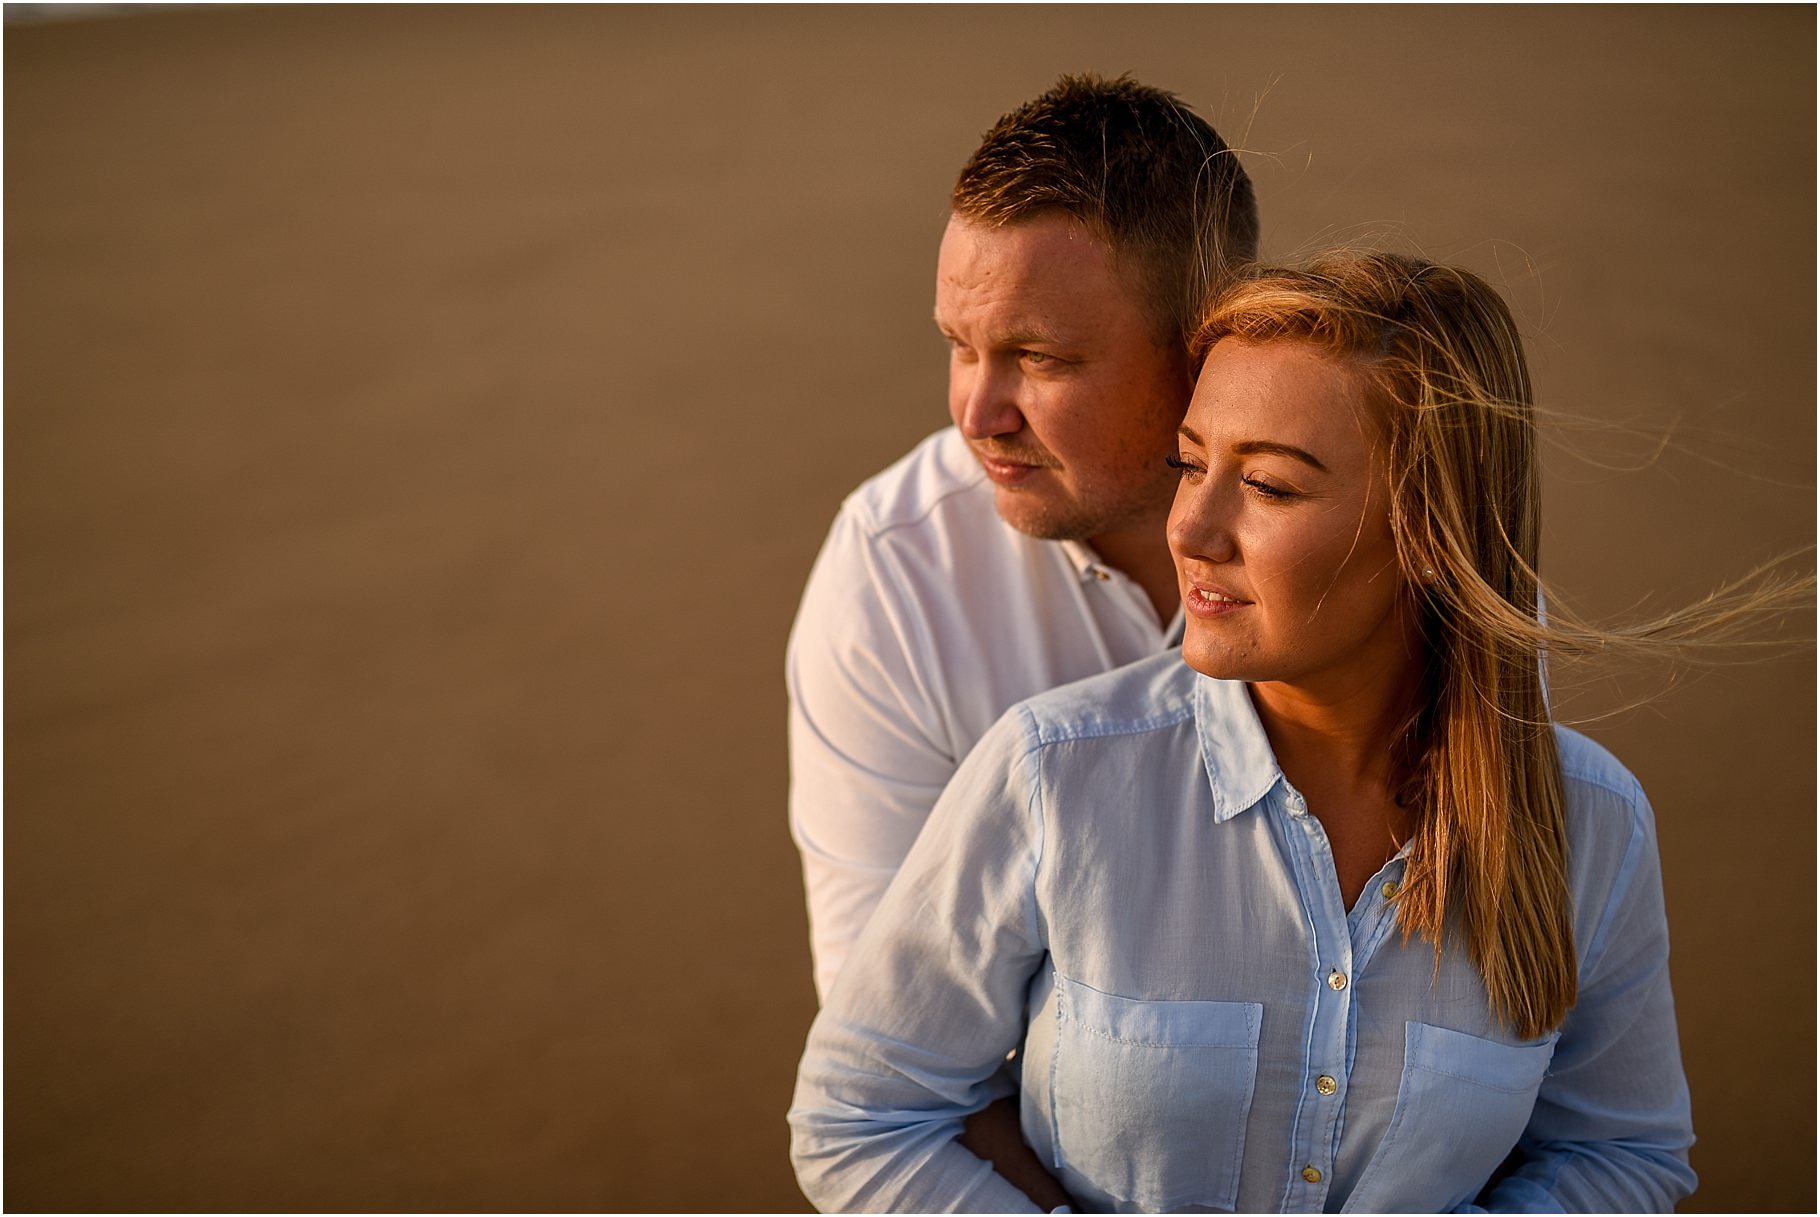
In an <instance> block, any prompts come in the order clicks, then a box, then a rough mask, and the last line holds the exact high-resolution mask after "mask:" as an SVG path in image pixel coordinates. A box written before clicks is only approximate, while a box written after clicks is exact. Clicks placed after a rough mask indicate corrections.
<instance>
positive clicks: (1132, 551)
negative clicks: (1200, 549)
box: [1087, 513, 1182, 627]
mask: <svg viewBox="0 0 1820 1217" xmlns="http://www.w3.org/2000/svg"><path fill="white" fill-rule="evenodd" d="M1166 525H1167V514H1166V513H1165V514H1164V515H1162V516H1158V517H1157V518H1156V519H1154V520H1146V521H1144V522H1143V524H1141V525H1138V526H1135V527H1130V528H1121V529H1118V530H1116V531H1113V532H1107V533H1101V534H1100V535H1099V536H1097V537H1089V538H1088V539H1087V544H1089V545H1091V546H1092V547H1093V552H1094V553H1096V554H1098V555H1099V556H1100V560H1101V561H1102V562H1104V563H1105V564H1106V565H1108V566H1111V567H1114V568H1116V569H1118V570H1119V571H1122V572H1123V573H1124V574H1125V576H1126V577H1127V578H1129V579H1130V580H1131V581H1132V582H1134V583H1136V584H1137V585H1138V586H1139V587H1140V588H1142V589H1144V594H1145V595H1146V596H1148V597H1149V598H1150V605H1151V607H1152V608H1154V609H1155V610H1156V619H1157V621H1158V622H1159V623H1160V624H1161V625H1163V626H1165V627H1167V626H1168V624H1169V623H1170V622H1171V621H1173V620H1174V619H1175V612H1176V609H1178V608H1180V607H1181V603H1182V593H1181V587H1180V585H1179V584H1178V583H1177V582H1176V577H1175V559H1174V558H1172V557H1170V556H1169V543H1168V541H1166V540H1165V539H1164V537H1165V533H1164V529H1165V527H1166Z"/></svg>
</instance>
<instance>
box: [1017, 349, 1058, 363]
mask: <svg viewBox="0 0 1820 1217" xmlns="http://www.w3.org/2000/svg"><path fill="white" fill-rule="evenodd" d="M1018 354H1019V355H1021V356H1023V359H1024V362H1025V363H1036V364H1043V363H1054V362H1055V356H1053V355H1048V354H1045V353H1044V352H1042V351H1019V352H1018Z"/></svg>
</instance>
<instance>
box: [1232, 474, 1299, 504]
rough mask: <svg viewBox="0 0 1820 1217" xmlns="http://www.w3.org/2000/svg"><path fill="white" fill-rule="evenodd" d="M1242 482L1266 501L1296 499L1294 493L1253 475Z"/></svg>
mask: <svg viewBox="0 0 1820 1217" xmlns="http://www.w3.org/2000/svg"><path fill="white" fill-rule="evenodd" d="M1243 481H1244V483H1245V485H1246V486H1248V487H1250V488H1251V490H1252V492H1253V493H1254V494H1260V495H1263V496H1264V497H1265V498H1267V499H1293V498H1295V497H1296V495H1295V491H1293V490H1288V489H1285V488H1284V487H1282V486H1275V485H1272V484H1271V483H1269V482H1267V481H1265V480H1264V479H1263V478H1261V477H1259V476H1258V475H1257V474H1255V473H1254V474H1252V475H1251V476H1250V477H1247V478H1244V479H1243Z"/></svg>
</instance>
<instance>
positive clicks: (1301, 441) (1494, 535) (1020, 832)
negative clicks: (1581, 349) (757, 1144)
mask: <svg viewBox="0 0 1820 1217" xmlns="http://www.w3.org/2000/svg"><path fill="white" fill-rule="evenodd" d="M1197 348H1198V349H1199V350H1200V351H1201V352H1203V353H1204V355H1205V363H1204V366H1203V370H1202V373H1201V377H1200V380H1199V383H1198V385H1197V388H1196V391H1195V394H1194V398H1193V401H1192V403H1191V404H1190V406H1189V409H1188V413H1187V417H1186V418H1185V420H1184V423H1183V426H1182V428H1181V433H1180V448H1179V452H1178V454H1177V456H1176V457H1175V458H1174V459H1173V460H1172V461H1171V464H1172V465H1174V466H1175V467H1176V468H1177V469H1178V470H1179V471H1180V474H1181V487H1180V491H1179V493H1178V495H1177V498H1176V502H1175V507H1174V510H1173V512H1172V515H1171V518H1170V525H1169V542H1170V547H1171V550H1172V551H1173V553H1174V556H1175V560H1176V568H1177V574H1178V577H1179V581H1180V584H1181V590H1182V595H1183V600H1184V604H1185V606H1186V620H1187V628H1186V635H1185V639H1184V644H1183V648H1182V653H1181V655H1179V656H1176V655H1169V656H1160V657H1158V658H1157V659H1155V660H1153V661H1147V662H1144V663H1140V664H1137V665H1135V666H1133V667H1130V668H1125V669H1122V670H1120V671H1118V672H1114V673H1111V674H1109V675H1106V676H1103V677H1098V678H1095V679H1094V680H1090V681H1086V682H1083V683H1081V684H1078V685H1074V686H1070V687H1067V688H1064V689H1060V690H1056V691H1055V692H1052V693H1049V694H1046V695H1044V696H1042V697H1038V698H1036V699H1033V700H1032V701H1030V702H1027V703H1024V704H1023V705H1021V706H1018V707H1015V708H1013V709H1012V710H1011V711H1010V712H1009V713H1008V714H1007V715H1006V716H1005V718H1004V719H1002V720H1001V721H1000V722H999V724H998V725H997V726H996V727H995V728H994V729H993V730H992V732H991V733H989V734H988V735H987V736H986V737H985V738H984V739H983V740H982V741H981V742H980V744H979V745H978V747H977V748H976V749H975V750H974V752H973V753H972V754H971V755H970V756H969V757H968V758H967V760H966V763H965V764H964V765H963V766H962V767H961V769H960V771H959V773H958V774H957V775H956V777H955V778H954V780H953V782H952V783H951V784H950V786H949V788H948V790H947V792H946V793H945V794H944V795H943V798H942V800H941V803H940V804H939V805H938V806H937V808H936V810H935V812H934V814H933V815H932V816H931V818H930V820H929V823H928V825H927V827H926V828H925V829H924V831H923V833H922V836H921V837H920V839H919V840H918V842H917V844H916V847H915V849H914V850H913V851H912V852H911V854H910V856H909V858H908V860H907V861H906V863H905V865H904V868H903V870H902V871H901V872H900V874H899V876H898V878H897V880H896V881H895V883H894V884H893V886H892V889H891V891H890V893H889V894H888V895H887V897H886V899H885V901H884V903H883V904H882V905H881V906H880V908H879V911H878V913H877V914H876V915H875V917H874V919H873V921H872V923H871V924H870V926H869V927H868V929H867V931H866V933H865V935H864V936H863V937H862V938H861V940H860V942H859V944H858V946H857V948H856V950H855V952H854V955H853V960H852V962H851V963H850V964H849V965H848V970H847V972H846V973H845V974H844V975H843V977H842V979H841V981H840V982H839V984H838V985H837V986H836V988H835V990H834V992H833V993H832V994H831V995H830V1000H829V1002H828V1004H827V1005H826V1006H825V1007H824V1008H823V1010H822V1013H821V1015H820V1017H819V1018H818V1019H817V1020H816V1024H815V1027H814V1029H813V1031H812V1032H811V1035H810V1039H809V1044H808V1049H807V1052H806V1054H805V1056H804V1058H803V1063H802V1069H801V1073H800V1077H799V1082H798V1087H797V1093H796V1100H795V1104H794V1106H793V1108H792V1111H791V1122H792V1124H793V1126H794V1146H793V1149H794V1154H795V1159H796V1164H797V1172H798V1178H799V1180H800V1181H801V1183H802V1185H803V1187H804V1190H805V1192H806V1193H807V1194H808V1195H809V1196H810V1198H811V1199H812V1200H814V1201H815V1203H816V1204H817V1205H818V1207H821V1208H824V1209H985V1210H996V1211H1019V1210H1022V1211H1029V1210H1030V1209H1031V1208H1032V1207H1033V1206H1032V1205H1031V1204H1030V1203H1029V1201H1028V1200H1027V1199H1026V1198H1025V1196H1024V1195H1023V1194H1022V1193H1021V1192H1019V1191H1017V1190H1016V1189H1015V1188H1013V1187H1011V1186H1010V1185H1009V1184H1008V1183H1007V1182H1006V1181H1005V1180H1003V1179H1002V1178H1000V1177H998V1176H997V1175H995V1174H994V1173H993V1172H992V1170H991V1168H990V1166H988V1165H987V1164H986V1163H984V1162H982V1161H980V1160H979V1159H977V1158H974V1157H973V1156H972V1155H971V1154H969V1153H968V1152H967V1151H966V1150H965V1149H963V1148H962V1147H961V1146H960V1145H959V1144H958V1143H956V1141H955V1137H956V1135H957V1133H958V1132H959V1130H960V1126H961V1120H962V1118H963V1117H964V1116H965V1115H966V1114H968V1113H969V1112H971V1111H973V1110H976V1109H977V1108H979V1107H982V1106H984V1105H985V1104H986V1103H987V1102H988V1101H989V1100H990V1099H991V1098H992V1097H994V1096H995V1095H996V1094H998V1093H1002V1092H1003V1090H1004V1089H1005V1088H1006V1087H1007V1083H1006V1082H1005V1080H1004V1079H1002V1078H1001V1077H999V1076H998V1075H999V1073H1000V1071H1001V1069H1003V1068H1005V1064H1004V1063H1005V1058H1006V1054H1007V1053H1008V1052H1009V1051H1011V1050H1012V1049H1020V1053H1019V1055H1018V1057H1017V1063H1016V1065H1015V1066H1012V1067H1011V1068H1015V1069H1016V1070H1017V1071H1018V1074H1019V1083H1020V1086H1021V1094H1022V1099H1021V1103H1022V1117H1023V1125H1024V1132H1025V1136H1026V1137H1027V1139H1028V1140H1029V1141H1030V1143H1031V1145H1032V1147H1033V1148H1034V1149H1035V1150H1036V1151H1037V1153H1038V1154H1039V1155H1040V1156H1041V1157H1042V1159H1043V1160H1044V1161H1045V1162H1047V1163H1052V1164H1053V1166H1054V1169H1055V1172H1056V1176H1057V1178H1058V1179H1059V1180H1060V1181H1061V1183H1062V1185H1063V1186H1064V1187H1065V1188H1066V1189H1067V1190H1068V1192H1069V1194H1070V1195H1071V1196H1072V1197H1073V1198H1074V1200H1075V1204H1076V1205H1077V1206H1078V1207H1080V1208H1082V1209H1084V1210H1090V1211H1094V1210H1115V1211H1124V1210H1144V1211H1159V1210H1220V1209H1238V1210H1241V1211H1267V1210H1271V1211H1274V1210H1289V1211H1313V1212H1318V1211H1323V1210H1329V1211H1331V1210H1335V1209H1341V1210H1346V1211H1386V1210H1391V1211H1439V1210H1449V1209H1455V1208H1459V1207H1466V1206H1471V1205H1473V1204H1475V1203H1477V1204H1480V1205H1484V1206H1486V1207H1488V1208H1490V1209H1493V1210H1506V1211H1509V1210H1561V1209H1597V1210H1608V1211H1609V1210H1651V1209H1661V1210H1666V1209H1668V1208H1670V1207H1671V1206H1672V1205H1673V1203H1674V1202H1675V1201H1676V1200H1677V1199H1678V1198H1680V1197H1682V1196H1685V1195H1687V1194H1688V1193H1689V1192H1690V1191H1691V1190H1692V1188H1693V1182H1694V1177H1693V1174H1692V1172H1691V1171H1690V1170H1689V1169H1688V1166H1687V1158H1686V1152H1687V1147H1688V1146H1689V1144H1691V1142H1692V1140H1693V1138H1692V1133H1691V1129H1690V1125H1689V1115H1688V1096H1687V1088H1686V1083H1685V1081H1684V1079H1683V1076H1682V1071H1681V1066H1680V1058H1679V1051H1678V1047H1677V1041H1676V1034H1675V1019H1674V1009H1673V999H1672V996H1671V994H1670V991H1669V984H1668V970H1667V962H1668V938H1667V927H1666V922H1665V919H1664V913H1663V904H1662V892H1661V884H1660V877H1659V872H1658V865H1657V859H1656V847H1655V839H1654V828H1653V823H1652V819H1651V814H1650V810H1649V805H1648V803H1647V802H1646V801H1645V799H1644V797H1643V793H1642V791H1641V789H1640V788H1639V787H1638V785H1637V783H1636V781H1635V779H1634V778H1632V777H1631V775H1630V774H1629V773H1628V772H1627V771H1626V770H1625V769H1624V768H1623V767H1622V766H1621V765H1619V764H1618V763H1617V761H1615V760H1614V759H1613V758H1612V757H1611V756H1610V755H1609V754H1608V753H1606V752H1605V751H1604V750H1603V749H1601V748H1600V747H1599V746H1598V745H1596V744H1593V743H1592V742H1590V741H1589V740H1587V739H1585V738H1584V737H1582V736H1580V735H1578V734H1576V733H1574V732H1572V731H1569V730H1566V729H1564V728H1559V727H1552V726H1550V725H1549V723H1548V717H1547V711H1546V707H1545V704H1544V697H1543V687H1542V681H1541V677H1540V671H1539V661H1540V654H1541V648H1542V646H1543V644H1544V643H1548V644H1549V645H1556V638H1557V636H1556V635H1555V634H1554V633H1551V632H1550V631H1549V630H1548V629H1546V628H1544V627H1543V626H1542V625H1541V624H1539V623H1538V621H1537V620H1536V612H1535V605H1536V603H1537V581H1536V575H1535V555H1536V541H1537V517H1538V485H1537V482H1538V476H1537V471H1536V469H1535V464H1534V426H1533V419H1532V414H1531V409H1530V387H1529V380H1528V374H1527V371H1526V369H1525V366H1524V362H1523V357H1522V352H1521V347H1520V344H1519V342H1518V339H1517V337H1516V331H1515V327H1514V325H1513V323H1512V321H1511V318H1510V315H1509V313H1508V311H1507V310H1506V309H1505V307H1504V305H1503V303H1502V302H1501V301H1500V300H1499V299H1498V298H1497V296H1496V294H1495V293H1494V292H1493V291H1492V290H1491V289H1490V288H1489V287H1487V286H1486V285H1485V284H1484V283H1483V282H1482V281H1481V280H1479V279H1477V278H1476V277H1474V276H1472V275H1470V274H1467V273H1465V272H1462V271H1458V270H1452V269H1448V268H1445V267H1439V266H1434V265H1431V264H1428V263H1423V262H1419V261H1417V260H1414V259H1410V258H1403V257H1396V256H1390V255H1343V256H1341V255H1336V256H1335V257H1333V258H1330V259H1328V260H1326V261H1325V262H1323V263H1320V264H1317V265H1315V266H1314V267H1312V268H1310V269H1309V270H1308V271H1306V272H1289V271H1280V270H1260V271H1257V272H1255V273H1253V274H1251V275H1250V276H1248V277H1247V278H1246V279H1244V280H1243V281H1241V282H1240V283H1238V284H1237V285H1235V286H1234V287H1233V288H1231V289H1229V290H1228V291H1227V292H1226V293H1225V294H1224V295H1223V296H1222V297H1221V298H1220V299H1219V300H1218V301H1216V302H1215V304H1214V306H1213V308H1212V310H1211V311H1210V314H1209V316H1208V319H1207V321H1206V322H1205V324H1204V325H1203V327H1202V329H1201V331H1200V334H1199V335H1198V337H1197Z"/></svg>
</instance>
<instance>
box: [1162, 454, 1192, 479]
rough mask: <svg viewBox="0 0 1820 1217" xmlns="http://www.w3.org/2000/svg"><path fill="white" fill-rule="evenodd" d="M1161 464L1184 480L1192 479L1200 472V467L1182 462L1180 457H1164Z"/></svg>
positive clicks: (1188, 462)
mask: <svg viewBox="0 0 1820 1217" xmlns="http://www.w3.org/2000/svg"><path fill="white" fill-rule="evenodd" d="M1163 463H1164V464H1165V465H1167V466H1169V467H1170V468H1171V469H1173V470H1175V471H1176V472H1177V473H1179V474H1181V475H1182V476H1183V477H1185V478H1187V477H1193V476H1194V475H1195V474H1197V473H1199V472H1201V467H1200V466H1199V465H1197V464H1195V463H1194V462H1193V461H1185V460H1182V459H1181V458H1180V457H1174V456H1166V457H1164V458H1163Z"/></svg>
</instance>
